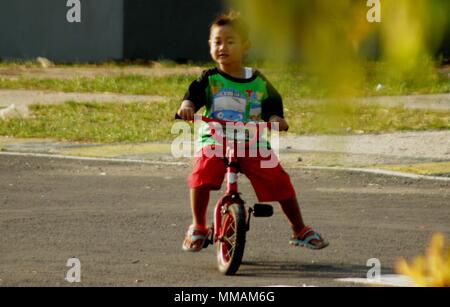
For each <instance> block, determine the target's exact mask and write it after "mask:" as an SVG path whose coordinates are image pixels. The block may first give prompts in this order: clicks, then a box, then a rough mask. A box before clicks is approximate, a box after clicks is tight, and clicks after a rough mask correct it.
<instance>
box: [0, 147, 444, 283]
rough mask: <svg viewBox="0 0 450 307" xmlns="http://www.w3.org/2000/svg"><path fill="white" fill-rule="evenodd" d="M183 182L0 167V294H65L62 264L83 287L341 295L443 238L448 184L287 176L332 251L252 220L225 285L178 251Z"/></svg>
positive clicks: (200, 259) (145, 173)
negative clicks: (12, 290)
mask: <svg viewBox="0 0 450 307" xmlns="http://www.w3.org/2000/svg"><path fill="white" fill-rule="evenodd" d="M188 171H189V168H188V167H182V166H178V167H175V166H161V165H141V164H123V163H122V164H121V163H111V162H92V161H91V162H87V161H84V162H81V161H70V160H59V159H48V158H29V157H28V158H25V157H7V156H0V174H1V176H0V233H1V236H0V286H19V285H20V286H67V285H69V284H68V283H67V282H65V281H64V277H65V276H66V272H67V270H68V269H69V268H67V267H66V266H65V265H66V261H67V260H68V259H69V258H72V257H76V258H79V259H80V261H81V266H82V267H81V271H82V276H81V278H82V282H81V285H82V286H90V285H95V286H267V285H292V286H302V285H304V284H305V285H310V286H339V285H347V284H341V283H339V282H337V281H335V279H336V278H343V277H365V276H366V272H367V270H368V268H367V267H366V266H365V265H366V261H367V260H368V259H369V258H379V259H380V261H381V263H382V272H383V273H392V272H393V264H394V262H395V259H397V258H398V257H400V256H404V257H408V258H411V257H413V256H414V255H416V254H419V253H422V252H423V251H424V250H425V247H426V246H427V243H428V240H429V237H430V235H431V233H433V232H435V231H441V232H444V233H445V234H446V235H447V237H448V236H449V235H450V204H449V203H448V199H449V197H450V183H446V182H433V181H416V180H410V179H404V178H401V179H400V178H394V177H382V176H376V175H369V174H361V173H343V172H336V173H334V172H330V171H326V172H324V171H305V170H298V169H297V170H294V169H292V170H288V171H289V173H290V174H291V176H292V180H293V182H294V185H295V187H296V190H297V192H298V193H299V198H300V202H301V206H302V208H303V212H304V215H305V217H306V220H307V222H308V223H310V224H312V225H314V226H316V227H318V228H319V229H320V231H321V232H322V234H323V235H324V236H325V237H326V238H327V239H328V240H329V241H330V242H331V246H330V247H329V248H328V249H326V250H323V251H319V252H313V251H309V250H305V249H301V248H295V247H291V246H289V245H288V244H287V241H288V237H289V235H290V232H289V229H288V226H287V222H286V221H285V219H284V217H283V216H282V215H281V214H280V211H279V210H276V214H275V216H273V217H272V218H270V219H259V220H254V221H253V224H252V229H251V231H250V233H249V235H248V245H247V249H246V253H245V256H244V264H243V265H242V267H241V270H240V271H239V275H238V276H236V277H224V276H221V275H220V274H219V273H218V272H217V271H216V268H215V258H214V250H213V249H209V250H205V251H203V252H201V253H199V254H184V253H183V252H182V251H181V248H180V247H181V240H182V237H183V234H184V231H185V230H186V226H187V225H188V223H189V221H190V215H189V206H188V198H187V193H188V190H187V188H186V186H185V176H186V174H187V173H188ZM241 183H242V184H241V188H242V192H243V193H244V197H245V198H246V199H247V200H248V201H249V202H253V201H254V196H253V192H252V191H251V188H250V185H249V183H248V181H247V180H244V179H242V180H241ZM215 196H216V195H214V196H213V198H215ZM211 207H212V206H211Z"/></svg>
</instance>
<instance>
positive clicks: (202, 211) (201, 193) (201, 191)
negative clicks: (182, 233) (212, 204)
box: [191, 187, 211, 229]
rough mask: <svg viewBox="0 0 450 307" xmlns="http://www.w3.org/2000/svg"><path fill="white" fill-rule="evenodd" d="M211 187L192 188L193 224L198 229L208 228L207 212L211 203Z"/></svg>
mask: <svg viewBox="0 0 450 307" xmlns="http://www.w3.org/2000/svg"><path fill="white" fill-rule="evenodd" d="M210 191H211V190H210V188H209V187H199V188H195V189H191V210H192V225H193V226H194V227H195V228H196V229H207V228H208V226H207V222H206V214H207V211H208V203H209V194H210Z"/></svg>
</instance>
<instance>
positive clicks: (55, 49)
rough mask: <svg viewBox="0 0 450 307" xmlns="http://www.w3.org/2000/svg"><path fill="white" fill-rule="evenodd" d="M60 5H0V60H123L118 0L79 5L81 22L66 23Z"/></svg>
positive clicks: (38, 0) (12, 0) (37, 0)
mask: <svg viewBox="0 0 450 307" xmlns="http://www.w3.org/2000/svg"><path fill="white" fill-rule="evenodd" d="M66 3H67V1H66V0H0V58H2V59H31V58H35V57H38V56H44V57H47V58H49V59H51V60H53V61H57V62H72V61H83V62H84V61H89V62H95V61H103V60H107V59H121V58H122V56H123V0H82V1H81V3H82V9H81V18H82V19H81V21H82V22H81V23H68V22H67V19H66V15H67V11H68V10H69V8H68V7H66Z"/></svg>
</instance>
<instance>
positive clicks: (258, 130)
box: [175, 114, 273, 148]
mask: <svg viewBox="0 0 450 307" xmlns="http://www.w3.org/2000/svg"><path fill="white" fill-rule="evenodd" d="M175 119H182V118H181V117H180V116H179V115H178V114H176V115H175ZM196 120H200V121H203V122H205V123H208V124H211V123H217V124H220V125H222V126H225V127H227V126H230V125H231V126H232V127H244V126H245V125H247V127H249V128H256V133H255V134H254V135H253V137H252V139H251V140H249V141H246V142H245V144H244V146H245V147H246V148H248V147H250V146H252V145H253V144H255V143H256V141H257V140H258V139H259V138H260V137H261V134H262V132H263V131H264V129H266V128H267V129H269V130H271V129H272V125H273V124H272V123H268V122H248V123H243V122H237V121H225V120H220V119H212V118H208V117H205V116H200V115H194V120H192V122H195V121H196ZM211 136H212V137H213V138H214V139H215V140H216V141H217V142H219V143H221V144H222V145H223V144H224V143H225V139H226V138H227V137H226V136H223V137H220V136H218V135H217V133H216V130H215V129H214V128H212V129H211ZM233 142H236V141H235V140H233Z"/></svg>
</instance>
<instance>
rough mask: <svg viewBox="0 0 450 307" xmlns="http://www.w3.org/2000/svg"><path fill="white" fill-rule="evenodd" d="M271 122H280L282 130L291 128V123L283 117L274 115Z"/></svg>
mask: <svg viewBox="0 0 450 307" xmlns="http://www.w3.org/2000/svg"><path fill="white" fill-rule="evenodd" d="M269 122H270V123H278V124H279V125H280V131H288V130H289V125H288V123H287V121H286V120H285V119H284V118H282V117H279V116H277V115H274V116H272V117H271V118H270V119H269Z"/></svg>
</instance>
